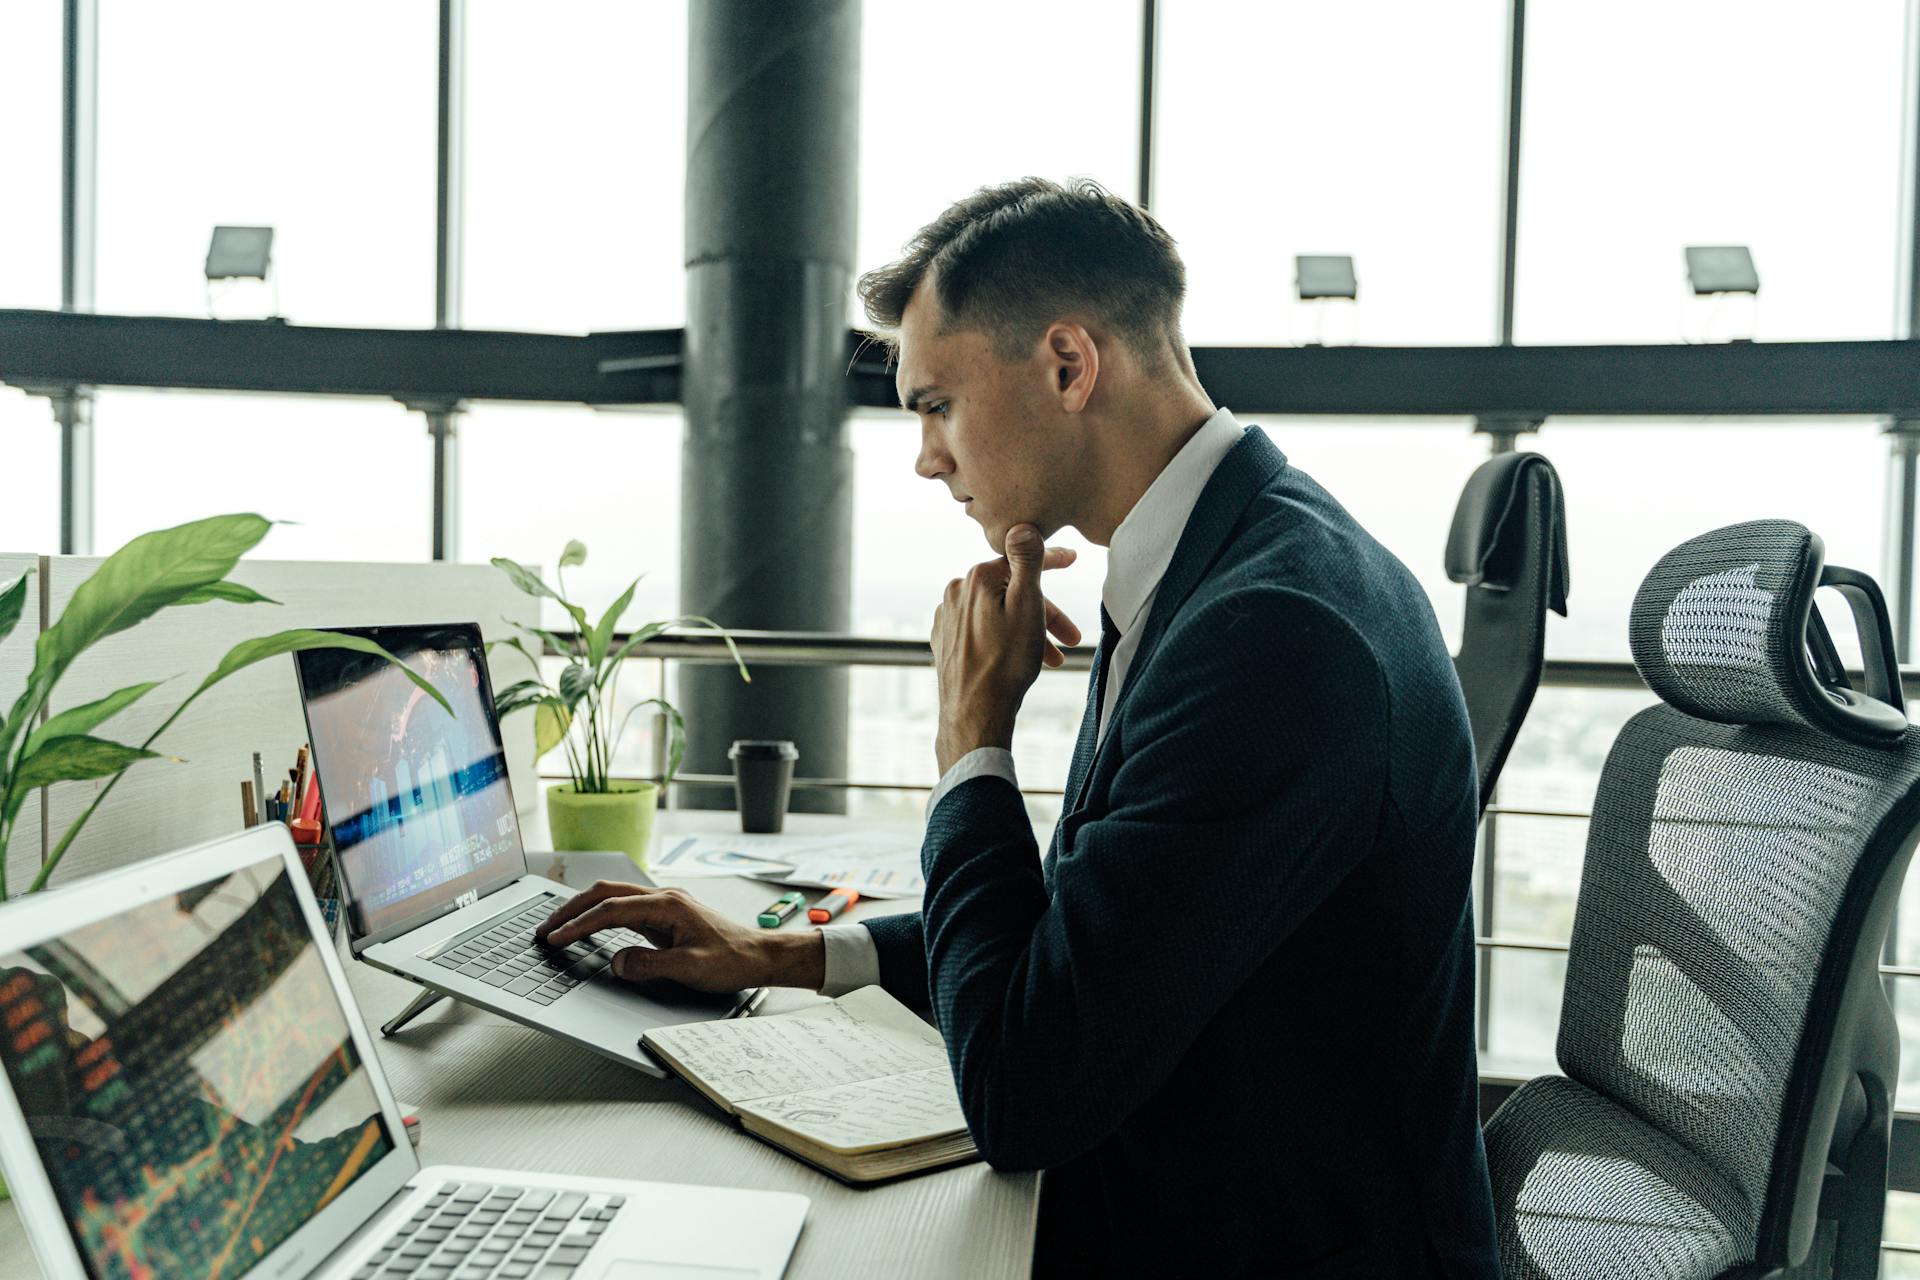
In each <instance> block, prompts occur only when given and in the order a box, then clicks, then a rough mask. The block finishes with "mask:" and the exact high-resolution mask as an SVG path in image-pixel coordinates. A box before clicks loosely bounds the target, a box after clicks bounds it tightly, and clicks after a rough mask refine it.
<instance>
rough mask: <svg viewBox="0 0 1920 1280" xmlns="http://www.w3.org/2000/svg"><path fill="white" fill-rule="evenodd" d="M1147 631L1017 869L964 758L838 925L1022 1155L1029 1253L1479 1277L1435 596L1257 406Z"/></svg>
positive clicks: (1464, 879)
mask: <svg viewBox="0 0 1920 1280" xmlns="http://www.w3.org/2000/svg"><path fill="white" fill-rule="evenodd" d="M1144 625H1145V627H1146V630H1145V632H1144V634H1143V635H1142V636H1141V640H1140V647H1139V650H1138V652H1137V653H1136V655H1135V656H1134V659H1133V664H1132V667H1131V670H1130V672H1129V674H1128V677H1127V683H1126V686H1125V688H1124V689H1122V690H1121V694H1120V698H1119V701H1118V703H1117V704H1116V706H1115V707H1114V710H1113V713H1112V719H1111V722H1110V724H1109V725H1108V728H1107V733H1106V735H1105V737H1104V738H1103V739H1101V741H1100V745H1099V749H1098V750H1097V751H1095V750H1094V729H1095V723H1096V721H1095V717H1096V716H1097V714H1098V708H1097V705H1096V703H1095V701H1094V698H1093V697H1092V696H1091V689H1090V696H1089V698H1088V702H1087V711H1086V719H1085V722H1084V723H1083V725H1082V726H1081V731H1080V741H1079V745H1078V746H1077V747H1076V749H1075V751H1074V758H1073V766H1072V771H1071V776H1070V778H1069V780H1068V784H1067V807H1066V810H1065V813H1064V816H1063V817H1062V818H1061V819H1060V822H1059V825H1058V826H1057V827H1056V828H1055V831H1054V837H1053V844H1052V847H1051V849H1050V850H1049V852H1048V855H1047V857H1046V859H1045V861H1044V862H1043V861H1042V859H1041V858H1040V857H1039V851H1038V849H1036V848H1035V845H1034V840H1033V833H1032V827H1031V825H1030V823H1029V821H1028V818H1027V813H1026V809H1025V806H1024V804H1023V803H1022V800H1021V797H1020V794H1019V792H1018V791H1016V790H1015V789H1014V787H1013V786H1012V785H1010V784H1009V783H1008V782H1007V781H1005V780H1004V779H1002V778H997V777H981V778H975V779H972V780H970V781H967V782H964V783H962V784H961V785H959V786H958V787H956V788H954V789H953V790H952V791H951V792H950V793H948V795H947V796H946V797H945V798H944V799H943V800H942V801H941V803H940V805H939V807H938V808H937V809H936V810H935V811H934V813H933V815H932V817H931V819H930V821H929V823H928V828H927V837H926V844H925V846H924V848H923V851H922V860H923V862H924V865H925V870H926V877H927V895H926V899H925V907H924V909H923V911H921V912H920V913H919V914H916V915H906V916H893V917H889V918H885V919H880V920H875V921H871V922H870V923H869V926H868V927H869V929H870V930H871V931H872V934H873V938H874V942H875V944H876V946H877V949H878V951H879V955H880V969H881V975H882V980H883V982H884V984H885V986H886V987H887V989H888V990H889V991H891V992H893V993H894V994H895V995H897V996H899V997H901V998H902V999H905V1000H908V1001H909V1002H915V1003H918V1004H920V1005H922V1006H923V1007H924V1006H926V1005H927V1004H929V1003H930V1004H931V1007H932V1009H933V1011H934V1014H935V1017H936V1018H937V1020H938V1022H939V1025H940V1028H941V1031H942V1032H943V1034H944V1035H945V1038H946V1042H947V1048H948V1050H949V1053H950V1055H951V1058H952V1062H953V1071H954V1077H955V1079H956V1081H957V1082H958V1085H959V1089H960V1098H961V1102H962V1105H963V1107H964V1108H965V1112H966V1116H967V1124H968V1127H969V1128H970V1129H971V1130H972V1132H973V1137H974V1141H975V1142H976V1143H977V1144H978V1145H979V1147H980V1151H981V1154H982V1155H983V1156H985V1158H986V1159H987V1160H988V1161H989V1162H990V1163H992V1164H993V1165H995V1166H996V1167H998V1168H1002V1169H1045V1170H1047V1171H1048V1172H1047V1174H1046V1176H1045V1179H1044V1182H1043V1188H1044V1190H1043V1196H1042V1204H1041V1222H1040V1244H1039V1248H1038V1252H1037V1257H1036V1269H1037V1270H1038V1271H1040V1272H1043V1273H1069V1272H1075V1271H1082V1270H1084V1271H1086V1272H1088V1273H1092V1274H1113V1273H1116V1272H1133V1271H1151V1270H1162V1271H1165V1272H1166V1273H1168V1274H1174V1275H1193V1274H1214V1275H1218V1274H1259V1275H1299V1276H1315V1277H1349V1276H1353V1277H1361V1276H1364V1277H1375V1276H1379V1277H1396V1278H1398V1277H1414V1276H1429V1275H1432V1276H1448V1277H1456V1276H1473V1277H1481V1276H1498V1274H1499V1263H1498V1260H1497V1253H1496V1248H1495V1244H1494V1226H1493V1210H1492V1201H1491V1197H1490V1193H1489V1190H1488V1183H1487V1172H1486V1157H1485V1155H1484V1153H1483V1151H1482V1148H1481V1143H1480V1124H1479V1110H1478V1084H1477V1076H1476V1068H1475V1059H1474V1038H1473V1037H1474V1021H1473V986H1474V950H1473V920H1472V911H1471V906H1470V895H1469V887H1468V884H1469V878H1470V875H1471V867H1472V862H1473V847H1474V828H1475V823H1476V818H1477V797H1478V791H1477V787H1476V782H1475V775H1474V760H1473V740H1472V735H1471V733H1470V731H1469V729H1468V724H1467V714H1466V707H1465V704H1464V703H1463V701H1462V699H1461V695H1460V686H1459V683H1458V681H1457V679H1456V678H1455V676H1454V671H1453V664H1452V662H1451V660H1450V659H1449V657H1448V655H1447V650H1446V646H1445V643H1444V642H1443V641H1442V639H1441V637H1440V632H1439V628H1438V626H1437V625H1436V623H1435V621H1434V616H1433V609H1432V606H1431V605H1430V604H1429V603H1428V601H1427V599H1426V596H1425V595H1424V593H1423V592H1422V591H1421V589H1420V586H1419V584H1418V583H1416V582H1415V581H1414V579H1413V576H1412V575H1411V574H1409V573H1408V572H1407V569H1406V567H1405V566H1404V565H1402V564H1401V563H1400V562H1399V561H1398V560H1396V559H1395V558H1394V557H1393V555H1392V554H1391V553H1389V552H1388V551H1387V550H1386V549H1385V548H1383V547H1381V546H1380V544H1379V543H1377V542H1375V541H1374V540H1373V538H1372V537H1371V536H1369V535H1368V534H1367V533H1366V531H1365V530H1363V529H1362V528H1361V527H1360V526H1359V525H1358V524H1357V523H1355V521H1354V520H1353V518H1352V517H1351V516H1349V515H1348V514H1347V513H1346V511H1345V510H1344V509H1342V508H1341V506H1340V505H1339V503H1337V502H1335V501H1334V500H1333V498H1332V497H1330V496H1329V495H1328V494H1327V492H1326V491H1325V490H1324V489H1322V488H1321V487H1320V486H1319V485H1317V484H1315V483H1314V482H1313V481H1312V480H1311V479H1310V478H1308V477H1307V476H1306V475H1304V474H1303V473H1301V472H1300V471H1297V470H1295V469H1294V468H1292V467H1290V466H1288V465H1287V461H1286V458H1285V457H1284V456H1283V455H1282V454H1281V452H1280V451H1279V450H1278V449H1277V448H1275V447H1274V445H1273V444H1272V442H1271V441H1269V440H1268V439H1267V437H1266V436H1265V435H1264V434H1263V433H1262V432H1261V431H1259V430H1258V429H1257V428H1254V429H1249V430H1248V431H1247V432H1246V433H1245V435H1244V436H1243V437H1242V438H1241V440H1240V441H1239V443H1237V444H1236V445H1235V446H1234V447H1233V449H1232V450H1231V451H1230V452H1229V453H1228V454H1227V456H1226V458H1225V459H1224V460H1223V461H1222V462H1221V463H1220V466H1219V468H1218V469H1217V470H1216V471H1215V472H1214V475H1213V477H1212V478H1211V480H1210V481H1209V482H1208V484H1207V487H1206V489H1205V491H1204V492H1203V493H1202V494H1201V497H1200V500H1199V503H1198V505H1197V506H1196V507H1195V509H1194V512H1193V515H1192V517H1191V518H1190V519H1189V520H1188V522H1187V527H1186V529H1185V531H1184V533H1183V534H1182V535H1181V538H1180V543H1179V546H1178V549H1177V550H1176V552H1175V554H1174V557H1173V562H1172V564H1171V565H1170V566H1169V567H1168V569H1167V572H1166V575H1165V577H1164V578H1162V580H1161V583H1160V588H1159V593H1158V595H1157V596H1156V598H1155V600H1154V604H1153V609H1152V611H1151V614H1150V615H1149V616H1148V618H1147V620H1146V622H1145V624H1144ZM1090 685H1091V686H1092V688H1098V687H1099V672H1098V670H1097V668H1096V671H1095V673H1094V678H1093V680H1092V681H1090Z"/></svg>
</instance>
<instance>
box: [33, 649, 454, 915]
mask: <svg viewBox="0 0 1920 1280" xmlns="http://www.w3.org/2000/svg"><path fill="white" fill-rule="evenodd" d="M305 649H352V650H353V651H355V652H356V653H372V654H378V655H379V656H380V657H382V658H385V659H386V660H387V661H388V662H391V663H392V664H393V665H394V666H396V667H399V668H400V670H401V672H402V674H404V675H405V676H406V677H407V679H409V680H411V681H413V682H414V683H415V684H416V685H418V686H420V688H421V689H422V690H424V691H425V692H426V694H427V696H428V697H430V698H432V699H433V700H434V701H435V702H437V703H439V704H440V705H441V707H443V708H444V709H445V710H446V712H447V714H448V715H452V714H453V708H452V707H451V706H448V705H447V700H446V699H445V698H443V697H442V696H440V691H439V690H438V689H436V688H434V687H433V686H432V685H431V684H429V683H428V682H427V681H426V680H424V679H422V678H421V677H420V676H419V675H418V674H416V673H415V672H414V671H412V670H411V669H410V668H408V667H407V665H406V664H405V663H403V662H401V661H400V660H399V659H398V658H396V657H394V656H393V655H392V654H391V653H388V652H387V651H386V650H385V649H383V648H381V647H380V646H379V645H377V644H375V643H374V642H373V641H371V640H368V639H366V638H364V637H362V636H348V635H341V634H340V633H339V632H337V631H310V630H304V629H301V630H293V631H281V632H276V633H275V634H273V635H270V636H261V637H259V638H258V639H254V640H243V641H241V642H240V643H239V644H237V645H235V646H234V647H233V648H231V649H229V650H228V651H227V656H226V657H224V658H222V659H220V665H219V666H217V667H215V668H214V669H213V670H212V671H210V672H208V673H207V678H206V679H204V680H202V681H201V682H200V684H199V686H198V687H196V688H195V689H194V691H193V692H192V693H190V694H188V695H187V697H186V700H185V701H183V702H182V703H181V704H180V705H179V706H177V707H175V708H174V709H173V714H172V715H170V716H168V717H167V718H166V719H165V720H163V721H161V722H160V727H159V728H158V729H155V730H154V731H153V732H152V733H150V734H148V735H147V740H146V742H144V743H142V744H141V746H140V748H139V749H140V750H146V748H148V747H151V746H152V745H153V743H154V741H155V740H156V739H157V738H159V736H160V735H161V734H163V733H165V732H166V731H167V730H168V729H169V728H171V727H172V726H173V722H174V721H175V720H178V719H179V718H180V717H181V715H182V714H183V713H185V711H186V709H187V708H188V707H190V706H192V705H193V703H194V700H195V699H197V698H198V697H199V696H200V695H201V694H203V693H205V692H206V691H207V690H208V689H211V688H212V687H213V686H214V685H216V684H219V683H220V682H221V681H222V680H224V679H226V678H227V677H228V676H230V675H232V674H233V673H234V672H236V671H239V670H241V669H243V668H245V667H250V666H252V665H253V664H254V663H256V662H261V661H264V660H265V659H267V658H271V657H275V656H277V655H279V654H283V653H298V652H300V651H302V650H305ZM55 741H60V740H59V739H55ZM49 745H51V744H49ZM148 754H153V753H151V752H149V753H148ZM16 781H17V780H16ZM119 781H120V775H119V774H115V775H114V777H113V778H112V780H111V781H109V782H108V783H107V785H106V786H104V787H102V788H100V792H99V794H97V795H96V796H94V798H93V801H92V803H90V804H89V805H87V807H86V809H85V810H83V811H82V812H81V814H80V816H79V817H77V818H75V819H74V820H73V822H72V824H71V825H70V826H68V827H67V833H66V834H65V835H63V836H61V837H60V843H59V844H57V845H55V846H54V847H53V851H52V852H51V853H49V854H48V855H47V858H46V861H44V862H42V863H41V864H40V870H39V872H38V873H37V874H36V875H35V876H34V877H33V883H32V884H31V885H29V886H28V887H27V892H28V893H34V892H37V891H38V890H40V889H41V888H42V887H44V886H45V885H46V883H47V877H48V876H51V875H52V874H53V871H54V868H55V867H57V866H59V865H60V859H61V858H63V857H65V856H66V852H67V847H68V846H69V845H71V844H72V843H73V838H74V837H75V836H77V835H79V834H80V828H82V827H84V826H85V825H86V824H87V819H89V818H91V817H92V816H93V815H94V813H95V812H96V811H97V810H98V809H99V808H100V805H101V803H102V802H103V801H105V800H106V798H107V796H108V795H109V794H111V793H112V791H113V788H114V786H115V785H116V784H117V783H118V782H119ZM8 794H9V795H11V794H14V792H13V791H12V790H11V789H10V790H9V791H8ZM19 794H21V795H22V796H24V795H25V792H24V791H23V792H20V793H19Z"/></svg>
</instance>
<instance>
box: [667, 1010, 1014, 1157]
mask: <svg viewBox="0 0 1920 1280" xmlns="http://www.w3.org/2000/svg"><path fill="white" fill-rule="evenodd" d="M641 1040H642V1043H644V1044H645V1045H646V1046H647V1047H648V1048H650V1049H652V1050H653V1051H654V1052H656V1053H658V1054H660V1055H661V1056H662V1057H663V1058H665V1059H666V1060H667V1062H668V1063H669V1064H670V1065H671V1066H672V1067H673V1069H674V1070H676V1071H678V1072H679V1073H680V1074H681V1075H682V1076H685V1077H686V1078H687V1079H688V1080H689V1081H690V1082H691V1083H693V1084H694V1085H695V1087H697V1088H698V1089H700V1090H701V1092H703V1093H705V1094H706V1095H707V1096H708V1097H710V1098H712V1099H713V1100H714V1101H715V1102H717V1103H719V1104H720V1106H722V1107H723V1108H725V1109H726V1110H727V1111H730V1112H732V1113H734V1114H735V1115H737V1116H739V1117H740V1121H741V1123H742V1125H744V1126H745V1127H746V1129H747V1130H748V1131H749V1132H750V1133H753V1134H755V1135H757V1136H759V1137H762V1138H765V1139H766V1140H767V1141H769V1142H771V1143H773V1144H774V1145H775V1146H778V1147H780V1148H782V1149H784V1150H786V1151H788V1152H790V1153H791V1154H793V1155H797V1156H799V1157H800V1158H801V1159H803V1160H806V1161H807V1162H809V1163H810V1164H814V1165H816V1166H818V1167H820V1168H823V1169H825V1170H827V1171H828V1172H829V1173H833V1174H835V1175H836V1176H839V1177H842V1178H845V1179H847V1180H848V1181H851V1182H870V1181H877V1180H880V1179H883V1178H890V1177H898V1176H901V1175H902V1174H908V1173H917V1172H920V1171H922V1170H925V1169H934V1168H939V1167H941V1166H943V1165H949V1164H955V1163H958V1162H960V1161H963V1160H971V1159H974V1158H975V1157H976V1156H977V1155H978V1153H977V1152H976V1151H975V1150H974V1146H973V1140H972V1138H971V1137H970V1136H969V1134H968V1132H967V1120H966V1115H965V1113H964V1112H963V1111H962V1110H961V1108H960V1095H959V1093H958V1091H957V1090H956V1089H955V1088H954V1086H953V1074H952V1072H951V1070H949V1068H948V1065H947V1050H946V1045H945V1043H944V1042H942V1040H941V1039H940V1033H939V1032H938V1031H936V1030H934V1029H933V1028H932V1027H930V1026H928V1025H927V1024H926V1023H925V1022H923V1021H921V1020H920V1019H919V1018H918V1017H916V1016H914V1014H913V1012H912V1011H911V1010H909V1009H908V1008H907V1007H906V1006H905V1005H903V1004H901V1003H900V1002H899V1001H898V1000H895V999H894V998H893V997H892V996H890V995H888V994H887V993H886V992H885V991H883V990H882V989H881V988H879V987H863V988H861V989H860V990H858V991H854V992H851V993H849V994H847V995H844V996H841V997H840V998H839V999H838V1000H835V1001H834V1002H833V1003H832V1004H825V1005H820V1006H817V1007H815V1008H811V1009H803V1010H801V1011H799V1012H797V1013H787V1014H781V1015H780V1016H778V1017H773V1018H747V1019H742V1020H737V1021H732V1022H696V1023H691V1024H689V1025H687V1026H680V1027H665V1028H661V1029H659V1030H656V1031H649V1032H648V1033H647V1034H646V1035H645V1036H643V1037H642V1038H641Z"/></svg>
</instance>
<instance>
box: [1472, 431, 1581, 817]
mask: <svg viewBox="0 0 1920 1280" xmlns="http://www.w3.org/2000/svg"><path fill="white" fill-rule="evenodd" d="M1447 576H1448V577H1450V578H1451V579H1453V580H1454V581H1455V582H1459V583H1464V584H1465V585H1466V587H1467V607H1466V621H1465V626H1464V627H1463V628H1462V631H1461V637H1460V652H1459V654H1458V655H1456V656H1455V657H1454V660H1453V662H1454V669H1455V671H1456V672H1457V673H1458V674H1459V676H1460V690H1461V692H1462V693H1463V694H1465V695H1466V700H1467V720H1468V722H1469V723H1470V724H1471V725H1472V727H1473V751H1474V758H1475V760H1476V761H1477V762H1478V765H1479V771H1480V807H1481V808H1483V809H1484V808H1486V805H1487V801H1488V800H1489V799H1491V798H1492V796H1493V787H1494V783H1495V782H1496V781H1498V780H1499V777H1500V770H1501V768H1502V766H1504V765H1505V764H1506V760H1507V753H1508V751H1509V750H1511V748H1512V747H1513V740H1514V737H1515V736H1516V735H1517V734H1518V733H1519V732H1520V724H1521V722H1522V721H1524V720H1525V719H1526V716H1527V709H1528V708H1529V707H1531V706H1532V705H1533V695H1534V692H1535V691H1536V690H1537V689H1538V688H1539V685H1540V670H1541V667H1542V666H1543V665H1544V663H1545V661H1546V652H1547V610H1548V609H1553V610H1554V611H1555V612H1557V613H1559V614H1561V615H1562V616H1564V615H1565V614H1566V612H1567V520H1566V510H1565V504H1564V503H1563V502H1562V501H1561V496H1560V478H1559V476H1558V475H1557V474H1556V473H1555V471H1554V469H1553V464H1552V463H1550V462H1548V461H1547V460H1546V459H1545V458H1544V457H1542V456H1541V455H1539V454H1537V453H1503V454H1500V455H1498V456H1496V457H1493V458H1490V459H1488V460H1487V461H1486V462H1483V463H1481V464H1480V466H1479V468H1478V469H1476V470H1475V471H1474V473H1473V475H1472V476H1470V477H1469V478H1468V480H1467V484H1466V488H1465V489H1463V490H1462V491H1461V494H1460V502H1459V504H1458V505H1457V506H1456V507H1455V509H1454V514H1453V527H1452V529H1451V530H1450V531H1449V532H1448V535H1447Z"/></svg>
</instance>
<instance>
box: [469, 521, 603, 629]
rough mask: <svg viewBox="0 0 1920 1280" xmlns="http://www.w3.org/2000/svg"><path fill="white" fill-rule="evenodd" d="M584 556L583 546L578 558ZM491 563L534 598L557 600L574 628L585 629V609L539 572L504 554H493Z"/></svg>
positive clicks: (562, 559)
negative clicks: (559, 590)
mask: <svg viewBox="0 0 1920 1280" xmlns="http://www.w3.org/2000/svg"><path fill="white" fill-rule="evenodd" d="M574 545H576V544H572V543H569V544H568V547H569V550H570V549H571V548H572V547H573V546H574ZM586 558H587V549H586V548H585V547H581V548H580V559H581V560H585V559H586ZM565 560H566V556H565V555H564V554H562V556H561V561H562V562H563V563H564V562H565ZM491 563H492V565H493V567H494V568H496V569H498V570H499V571H500V572H502V573H504V574H506V575H507V577H508V578H509V579H510V580H511V581H512V582H513V585H514V586H516V587H518V588H520V589H521V590H522V591H524V592H526V593H527V594H528V595H530V596H534V597H536V598H537V597H540V596H545V597H547V598H548V599H549V600H557V601H559V602H560V607H561V608H562V609H565V610H566V611H567V613H568V615H569V616H570V617H572V619H573V625H574V628H575V629H576V630H578V631H581V632H584V631H586V629H587V611H586V610H585V609H582V608H581V607H580V606H579V605H577V604H574V603H573V602H572V601H571V600H568V599H567V598H566V597H565V596H563V595H561V594H560V593H559V592H558V591H555V590H554V589H553V588H552V587H550V586H548V585H547V584H546V582H545V580H544V579H542V578H541V577H540V575H539V574H537V573H535V572H534V571H533V570H531V569H529V568H527V566H525V565H523V564H521V563H520V562H519V561H518V560H509V559H507V558H506V557H505V556H495V557H494V558H493V560H492V561H491ZM575 563H578V561H576V562H575ZM528 629H529V630H537V628H528ZM563 647H564V646H563Z"/></svg>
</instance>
